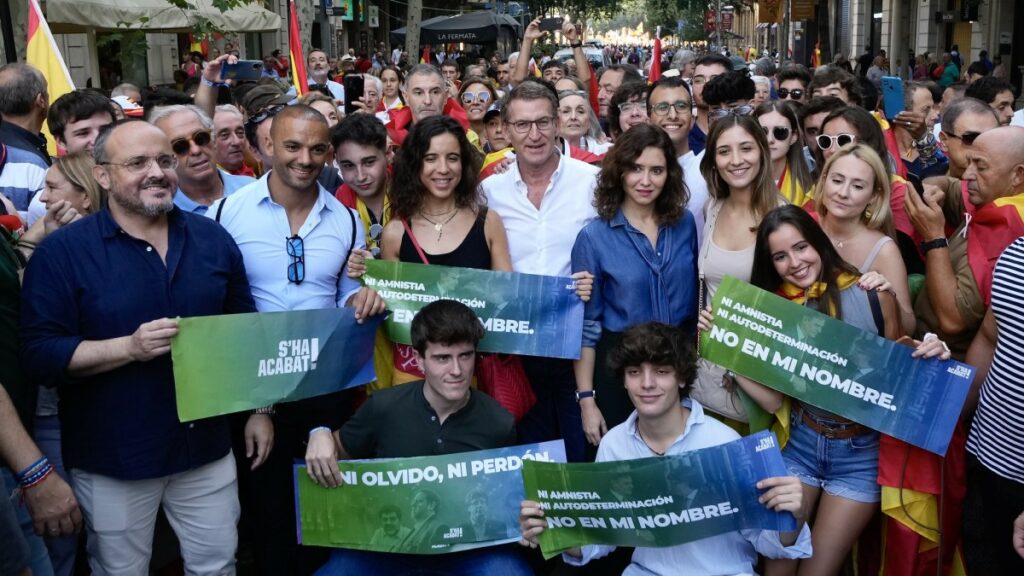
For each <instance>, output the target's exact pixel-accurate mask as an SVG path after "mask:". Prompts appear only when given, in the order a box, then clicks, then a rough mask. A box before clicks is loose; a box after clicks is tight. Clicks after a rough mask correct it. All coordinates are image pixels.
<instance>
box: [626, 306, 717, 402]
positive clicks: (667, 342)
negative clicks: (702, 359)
mask: <svg viewBox="0 0 1024 576" xmlns="http://www.w3.org/2000/svg"><path fill="white" fill-rule="evenodd" d="M645 362H646V363H648V364H654V365H656V366H671V367H672V369H673V370H675V373H676V380H678V381H679V388H680V390H679V396H680V397H685V396H687V395H688V393H687V391H688V389H689V388H690V386H691V385H692V384H693V380H694V379H695V378H696V377H697V355H696V354H695V353H694V350H693V345H692V344H690V339H689V338H686V337H685V335H684V333H683V330H681V329H679V328H677V327H675V326H669V325H668V324H662V323H660V322H646V323H644V324H637V325H636V326H633V327H631V328H630V329H628V330H626V331H625V332H624V333H623V334H622V340H620V341H619V345H618V346H616V347H615V348H614V349H613V350H612V352H611V354H609V355H608V371H609V372H611V373H612V374H613V375H614V376H615V377H616V378H617V379H619V380H620V381H621V380H622V379H623V378H625V374H626V368H629V367H631V366H640V365H641V364H643V363H645Z"/></svg>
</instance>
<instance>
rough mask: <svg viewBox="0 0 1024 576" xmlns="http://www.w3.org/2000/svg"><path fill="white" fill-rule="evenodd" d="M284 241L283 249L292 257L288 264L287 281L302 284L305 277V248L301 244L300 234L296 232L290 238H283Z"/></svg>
mask: <svg viewBox="0 0 1024 576" xmlns="http://www.w3.org/2000/svg"><path fill="white" fill-rule="evenodd" d="M285 242H286V243H285V249H286V250H287V251H288V255H289V256H291V257H292V262H291V264H289V265H288V281H289V282H292V283H294V284H302V281H303V280H305V279H306V258H305V250H304V249H303V246H302V236H299V235H298V234H296V235H295V236H292V237H290V238H285Z"/></svg>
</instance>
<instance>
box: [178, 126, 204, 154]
mask: <svg viewBox="0 0 1024 576" xmlns="http://www.w3.org/2000/svg"><path fill="white" fill-rule="evenodd" d="M212 140H213V136H212V135H211V134H210V131H209V130H197V131H195V132H194V133H193V134H192V135H191V136H189V137H187V138H175V139H174V140H171V150H174V153H175V154H177V155H178V156H184V155H185V154H188V151H189V150H191V149H192V144H193V143H195V145H196V146H199V147H200V148H202V147H203V146H207V145H208V144H209V143H210V142H211V141H212Z"/></svg>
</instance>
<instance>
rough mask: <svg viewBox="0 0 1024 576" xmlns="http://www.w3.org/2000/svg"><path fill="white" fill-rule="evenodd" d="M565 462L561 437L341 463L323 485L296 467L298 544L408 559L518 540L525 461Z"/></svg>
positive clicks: (303, 468) (301, 467) (301, 468)
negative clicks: (330, 482)
mask: <svg viewBox="0 0 1024 576" xmlns="http://www.w3.org/2000/svg"><path fill="white" fill-rule="evenodd" d="M532 461H543V462H565V445H564V444H563V443H562V441H561V440H556V441H553V442H543V443H540V444H529V445H525V446H514V447H510V448H498V449H495V450H481V451H477V452H462V453H459V454H448V455H444V456H425V457H421V458H395V459H389V460H358V461H357V460H350V461H342V462H339V463H338V466H339V468H340V469H341V474H342V478H343V482H344V483H343V484H342V485H341V486H340V487H338V488H324V487H321V486H318V485H316V484H314V483H313V481H312V480H310V478H309V475H308V474H307V472H306V467H305V466H303V465H296V466H295V505H296V514H295V517H296V518H297V519H298V522H299V526H298V530H299V542H301V543H302V544H304V545H306V546H330V547H334V548H353V549H357V550H369V551H375V552H396V553H402V554H443V553H448V552H458V551H461V550H470V549H473V548H482V547H485V546H494V545H496V544H506V543H509V542H515V541H516V540H518V539H519V503H520V502H521V501H522V500H523V480H522V476H521V475H520V472H519V469H520V467H521V466H522V465H523V463H524V462H532Z"/></svg>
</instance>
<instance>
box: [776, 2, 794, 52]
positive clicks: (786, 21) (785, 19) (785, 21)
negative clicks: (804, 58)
mask: <svg viewBox="0 0 1024 576" xmlns="http://www.w3.org/2000/svg"><path fill="white" fill-rule="evenodd" d="M790 9H791V6H790V0H785V1H784V2H783V3H782V34H781V35H780V36H781V42H780V44H782V46H781V47H780V49H779V66H780V67H781V66H782V65H783V64H785V63H786V62H787V61H788V60H789V25H790V20H791V18H790Z"/></svg>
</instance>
